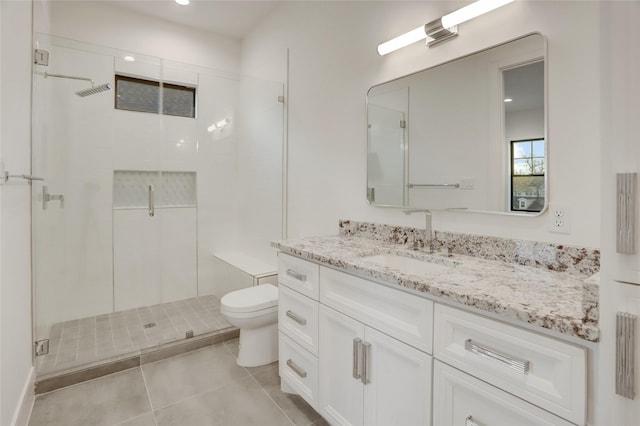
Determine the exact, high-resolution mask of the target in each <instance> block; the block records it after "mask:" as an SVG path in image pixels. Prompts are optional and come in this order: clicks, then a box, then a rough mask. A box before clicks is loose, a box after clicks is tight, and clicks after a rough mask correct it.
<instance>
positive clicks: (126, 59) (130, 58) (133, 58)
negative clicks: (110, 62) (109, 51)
mask: <svg viewBox="0 0 640 426" xmlns="http://www.w3.org/2000/svg"><path fill="white" fill-rule="evenodd" d="M122 59H124V60H125V61H127V62H133V61H135V60H136V58H135V57H133V56H131V55H127V56H125V57H123V58H122Z"/></svg>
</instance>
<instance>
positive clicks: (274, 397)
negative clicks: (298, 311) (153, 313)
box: [29, 339, 327, 426]
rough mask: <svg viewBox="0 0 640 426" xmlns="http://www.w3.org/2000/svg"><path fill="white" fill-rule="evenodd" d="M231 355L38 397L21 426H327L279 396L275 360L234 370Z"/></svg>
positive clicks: (231, 344) (207, 354) (147, 368)
mask: <svg viewBox="0 0 640 426" xmlns="http://www.w3.org/2000/svg"><path fill="white" fill-rule="evenodd" d="M237 350H238V340H237V339H234V340H230V341H227V342H225V343H220V344H217V345H213V346H209V347H207V348H204V349H200V350H197V351H193V352H189V353H186V354H183V355H179V356H176V357H173V358H167V359H164V360H161V361H156V362H153V363H150V364H145V365H143V366H142V367H139V368H134V369H130V370H126V371H123V372H120V373H116V374H112V375H110V376H106V377H102V378H100V379H96V380H92V381H89V382H84V383H80V384H78V385H74V386H70V387H68V388H63V389H60V390H57V391H54V392H50V393H47V394H43V395H39V396H37V398H36V402H35V405H34V408H33V412H32V414H31V421H30V423H29V425H30V426H41V425H46V426H57V425H64V426H76V425H77V426H80V425H82V426H85V425H92V426H94V425H95V426H98V425H105V426H116V425H117V426H125V425H126V426H173V425H175V426H178V425H179V426H207V425H229V426H231V425H233V426H249V425H261V426H269V425H315V426H324V425H327V423H326V422H325V421H324V420H323V419H322V418H321V417H320V416H319V415H318V413H316V412H315V411H314V410H313V409H312V408H311V407H310V406H309V405H308V404H307V403H306V402H305V401H304V400H302V398H300V397H298V396H296V395H288V394H284V393H282V392H281V391H280V378H279V377H278V364H277V363H273V364H269V365H266V366H263V367H256V368H243V367H239V366H238V365H237V364H236V362H235V356H236V354H237Z"/></svg>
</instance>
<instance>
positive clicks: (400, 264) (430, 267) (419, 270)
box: [362, 253, 455, 275]
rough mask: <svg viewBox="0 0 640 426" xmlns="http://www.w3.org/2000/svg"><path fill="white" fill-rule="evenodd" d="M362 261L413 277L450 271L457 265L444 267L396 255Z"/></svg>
mask: <svg viewBox="0 0 640 426" xmlns="http://www.w3.org/2000/svg"><path fill="white" fill-rule="evenodd" d="M362 259H363V260H365V261H367V262H370V263H373V264H375V265H378V266H382V267H388V268H392V269H396V270H398V271H400V272H403V273H405V274H411V275H420V274H431V273H434V272H443V271H446V270H448V269H450V268H451V267H452V266H455V263H452V264H451V265H443V264H440V263H434V262H430V261H428V260H421V259H414V258H411V257H406V256H400V255H397V254H394V253H385V254H376V255H372V256H364V257H363V258H362Z"/></svg>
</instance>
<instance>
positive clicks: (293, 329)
mask: <svg viewBox="0 0 640 426" xmlns="http://www.w3.org/2000/svg"><path fill="white" fill-rule="evenodd" d="M319 270H320V269H319V266H318V265H316V264H314V263H311V262H307V261H305V260H302V259H298V258H296V257H293V256H289V255H286V254H283V253H279V255H278V283H279V284H280V286H279V289H278V294H279V300H278V331H279V333H278V336H279V339H278V342H279V361H278V366H279V370H280V380H281V383H282V384H281V387H282V390H283V391H284V392H287V393H295V394H298V395H300V396H301V397H302V398H303V399H304V400H305V401H307V403H308V404H309V405H311V406H312V407H313V408H314V409H315V410H317V409H318V374H319V372H318V307H319V303H318V297H319Z"/></svg>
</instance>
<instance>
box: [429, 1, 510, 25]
mask: <svg viewBox="0 0 640 426" xmlns="http://www.w3.org/2000/svg"><path fill="white" fill-rule="evenodd" d="M512 1H514V0H478V1H477V2H474V3H471V4H470V5H468V6H465V7H463V8H460V9H458V10H456V11H454V12H451V13H449V14H447V15H444V16H443V17H442V27H443V28H451V27H453V26H455V25H458V24H461V23H463V22H467V21H468V20H470V19H473V18H475V17H476V16H480V15H482V14H485V13H487V12H491V11H492V10H494V9H497V8H499V7H502V6H504V5H505V4H508V3H511V2H512Z"/></svg>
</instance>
